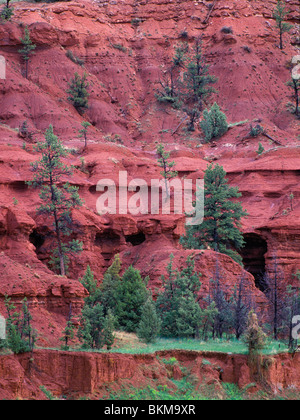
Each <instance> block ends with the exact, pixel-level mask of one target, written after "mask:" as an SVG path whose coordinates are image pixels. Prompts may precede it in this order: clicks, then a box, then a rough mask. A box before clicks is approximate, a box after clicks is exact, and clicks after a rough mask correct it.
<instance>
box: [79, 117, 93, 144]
mask: <svg viewBox="0 0 300 420" xmlns="http://www.w3.org/2000/svg"><path fill="white" fill-rule="evenodd" d="M81 125H82V127H83V128H82V129H81V130H79V137H80V138H82V137H83V138H84V148H86V147H87V132H88V128H89V127H90V126H91V125H92V124H91V123H89V122H88V121H83V122H82V123H81Z"/></svg>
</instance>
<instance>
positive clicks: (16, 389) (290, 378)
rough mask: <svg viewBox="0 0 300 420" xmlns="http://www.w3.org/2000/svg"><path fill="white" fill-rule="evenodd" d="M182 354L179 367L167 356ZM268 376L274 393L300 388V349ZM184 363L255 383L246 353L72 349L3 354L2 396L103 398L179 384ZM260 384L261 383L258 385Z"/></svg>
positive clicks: (205, 378) (201, 375)
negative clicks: (129, 389)
mask: <svg viewBox="0 0 300 420" xmlns="http://www.w3.org/2000/svg"><path fill="white" fill-rule="evenodd" d="M171 357H172V358H176V360H177V363H176V365H175V366H167V365H166V364H164V363H163V362H162V359H169V358H171ZM268 360H269V367H268V368H267V369H266V371H265V372H264V377H265V380H266V381H267V383H268V385H269V386H270V388H271V389H272V390H273V391H274V392H278V391H283V390H285V389H287V388H293V389H295V390H299V387H300V383H299V375H298V374H297V372H298V370H299V362H300V358H299V354H296V355H295V357H292V355H277V356H274V357H273V358H272V359H271V358H269V359H268ZM181 368H185V369H186V368H188V369H189V370H190V371H191V375H193V376H194V378H195V380H197V381H198V383H199V385H200V384H202V385H203V384H207V385H214V386H215V387H216V389H218V387H219V389H222V387H221V383H222V382H226V383H233V384H237V385H238V386H239V387H240V388H244V387H245V386H246V385H249V384H251V383H253V382H254V377H253V376H252V373H251V370H250V369H249V367H248V364H247V356H245V355H229V354H222V353H205V352H196V351H176V350H173V351H162V352H157V353H155V354H144V355H129V354H96V353H90V354H89V353H74V352H72V353H68V352H58V351H50V350H38V351H35V352H34V359H33V360H32V359H31V360H30V356H28V355H20V356H0V374H1V375H0V397H1V398H5V399H16V398H26V399H43V398H45V395H44V394H43V393H42V391H41V389H40V386H41V385H43V386H44V387H46V389H47V390H48V391H50V392H51V393H52V394H53V395H54V396H57V397H61V396H62V395H71V396H88V397H89V398H91V399H97V398H99V397H101V395H102V396H103V394H105V393H106V392H107V388H106V387H107V386H109V387H111V389H115V390H119V389H120V388H124V387H128V386H134V387H135V388H136V387H137V384H138V385H139V387H146V386H147V385H149V384H150V385H152V384H153V383H152V381H153V380H155V384H156V385H166V386H168V388H169V389H174V390H175V386H174V383H173V382H172V381H170V379H181V378H182V370H181ZM258 389H259V386H257V387H255V390H258Z"/></svg>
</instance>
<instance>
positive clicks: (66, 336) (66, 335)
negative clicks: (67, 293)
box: [60, 304, 75, 350]
mask: <svg viewBox="0 0 300 420" xmlns="http://www.w3.org/2000/svg"><path fill="white" fill-rule="evenodd" d="M62 334H63V335H62V337H61V338H60V341H62V342H63V343H64V344H63V345H62V350H69V343H70V341H71V340H73V338H74V336H75V325H74V322H73V314H72V304H70V309H69V314H68V317H67V324H66V326H65V328H64V330H63V332H62Z"/></svg>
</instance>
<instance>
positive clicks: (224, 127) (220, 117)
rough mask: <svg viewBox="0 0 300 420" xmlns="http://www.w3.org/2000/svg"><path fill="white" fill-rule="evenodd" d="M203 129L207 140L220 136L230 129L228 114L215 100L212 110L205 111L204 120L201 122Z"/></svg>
mask: <svg viewBox="0 0 300 420" xmlns="http://www.w3.org/2000/svg"><path fill="white" fill-rule="evenodd" d="M200 126H201V129H202V131H203V133H204V136H205V141H206V142H209V141H211V140H212V139H213V138H219V137H221V136H223V135H224V134H225V133H226V132H227V131H228V123H227V119H226V115H225V114H224V113H223V112H222V111H221V110H220V107H219V105H218V104H217V103H216V102H215V103H214V104H213V106H212V107H211V110H210V111H208V110H207V109H205V110H204V112H203V120H202V121H201V122H200Z"/></svg>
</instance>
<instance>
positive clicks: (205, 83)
mask: <svg viewBox="0 0 300 420" xmlns="http://www.w3.org/2000/svg"><path fill="white" fill-rule="evenodd" d="M216 81H217V78H216V77H214V76H212V75H210V74H209V66H208V65H207V62H206V59H205V57H204V55H203V52H202V40H201V38H197V39H196V41H195V43H194V47H193V49H192V51H189V46H188V44H187V43H183V44H180V45H177V46H176V47H175V55H174V57H173V59H172V63H171V64H170V69H169V70H168V71H167V72H166V73H165V76H164V80H163V81H160V84H161V86H162V90H159V91H158V93H157V94H156V98H157V100H158V101H159V102H163V103H169V104H171V105H172V106H173V108H175V109H179V108H181V107H183V111H184V112H185V113H186V114H187V116H188V117H189V123H188V130H189V131H194V130H195V123H196V121H197V120H198V119H199V117H200V115H201V112H202V111H203V106H204V104H205V103H206V101H207V100H208V98H209V97H210V96H211V94H212V93H214V92H215V89H214V88H213V87H212V86H211V85H212V84H214V83H216Z"/></svg>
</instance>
